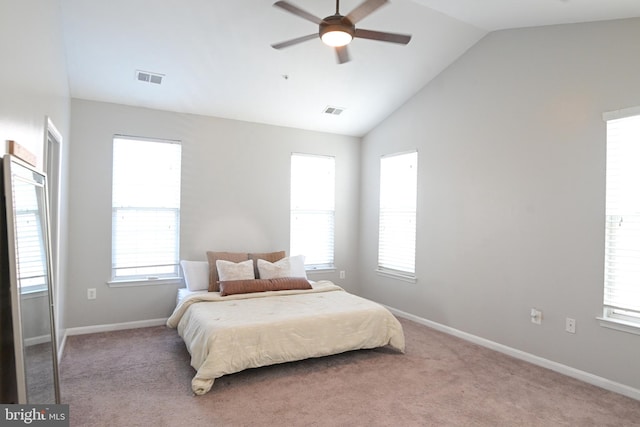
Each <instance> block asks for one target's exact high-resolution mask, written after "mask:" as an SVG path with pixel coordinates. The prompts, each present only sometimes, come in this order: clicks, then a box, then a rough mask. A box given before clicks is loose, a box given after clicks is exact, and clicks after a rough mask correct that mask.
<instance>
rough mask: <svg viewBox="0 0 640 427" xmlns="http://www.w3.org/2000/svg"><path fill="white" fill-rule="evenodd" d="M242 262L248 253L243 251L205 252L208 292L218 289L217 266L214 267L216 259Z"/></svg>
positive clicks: (246, 258)
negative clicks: (207, 265)
mask: <svg viewBox="0 0 640 427" xmlns="http://www.w3.org/2000/svg"><path fill="white" fill-rule="evenodd" d="M219 259H221V260H223V261H231V262H242V261H247V260H248V259H249V254H248V253H243V252H211V251H209V252H207V261H209V292H216V291H219V290H220V287H219V286H218V280H219V279H218V268H217V267H216V261H217V260H219Z"/></svg>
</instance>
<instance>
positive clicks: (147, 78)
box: [136, 70, 164, 85]
mask: <svg viewBox="0 0 640 427" xmlns="http://www.w3.org/2000/svg"><path fill="white" fill-rule="evenodd" d="M163 77H164V74H158V73H150V72H149V71H140V70H136V80H138V81H140V82H146V83H154V84H157V85H159V84H161V83H162V78H163Z"/></svg>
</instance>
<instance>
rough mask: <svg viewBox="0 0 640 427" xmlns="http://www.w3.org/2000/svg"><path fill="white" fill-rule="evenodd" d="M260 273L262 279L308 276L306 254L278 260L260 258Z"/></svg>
mask: <svg viewBox="0 0 640 427" xmlns="http://www.w3.org/2000/svg"><path fill="white" fill-rule="evenodd" d="M258 273H259V274H260V278H261V279H277V278H279V277H302V278H305V279H306V278H307V272H306V271H305V269H304V255H296V256H292V257H288V258H282V259H281V260H279V261H276V262H269V261H265V260H263V259H259V260H258Z"/></svg>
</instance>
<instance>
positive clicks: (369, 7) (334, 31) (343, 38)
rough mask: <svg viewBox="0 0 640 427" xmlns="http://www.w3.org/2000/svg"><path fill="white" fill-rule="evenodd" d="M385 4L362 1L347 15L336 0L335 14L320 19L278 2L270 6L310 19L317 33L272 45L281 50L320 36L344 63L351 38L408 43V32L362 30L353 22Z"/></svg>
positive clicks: (383, 2)
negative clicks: (315, 26)
mask: <svg viewBox="0 0 640 427" xmlns="http://www.w3.org/2000/svg"><path fill="white" fill-rule="evenodd" d="M386 3H388V0H365V1H364V2H363V3H361V4H360V5H359V6H357V7H356V8H355V9H353V10H352V11H351V12H349V13H348V14H347V15H346V16H342V15H340V0H336V13H335V14H334V15H331V16H327V17H326V18H324V19H320V18H318V17H317V16H314V15H312V14H311V13H309V12H306V11H304V10H302V9H300V8H299V7H298V6H295V5H293V4H291V3H289V2H287V1H284V0H283V1H277V2H275V3H274V4H273V5H274V6H276V7H279V8H281V9H284V10H286V11H287V12H290V13H293V14H294V15H296V16H299V17H301V18H303V19H306V20H307V21H311V22H313V23H314V24H317V25H318V26H319V31H318V33H313V34H309V35H306V36H302V37H297V38H295V39H291V40H287V41H284V42H280V43H275V44H272V45H271V46H272V47H273V48H274V49H282V48H285V47H289V46H293V45H295V44H298V43H302V42H305V41H307V40H311V39H314V38H316V37H320V39H321V40H322V41H323V42H324V43H325V44H326V45H328V46H332V47H334V48H335V51H336V55H337V57H338V63H339V64H343V63H345V62H348V61H349V52H348V51H347V45H348V44H349V43H350V42H351V40H353V39H354V38H361V39H369V40H377V41H384V42H391V43H399V44H407V43H409V41H410V40H411V36H410V35H405V34H396V33H385V32H382V31H373V30H364V29H361V28H356V26H355V24H356V23H357V22H359V21H360V20H361V19H363V18H365V17H367V16H369V15H370V14H371V13H373V12H375V11H376V10H377V9H378V8H380V7H381V6H383V5H384V4H386Z"/></svg>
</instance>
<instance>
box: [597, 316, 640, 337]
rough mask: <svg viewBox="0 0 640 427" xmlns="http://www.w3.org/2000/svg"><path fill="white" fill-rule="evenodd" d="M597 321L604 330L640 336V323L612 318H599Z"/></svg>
mask: <svg viewBox="0 0 640 427" xmlns="http://www.w3.org/2000/svg"><path fill="white" fill-rule="evenodd" d="M597 319H598V320H599V321H600V326H602V327H604V328H609V329H615V330H616V331H622V332H628V333H630V334H635V335H640V324H638V323H635V322H630V321H626V320H621V319H616V318H612V317H597Z"/></svg>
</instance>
